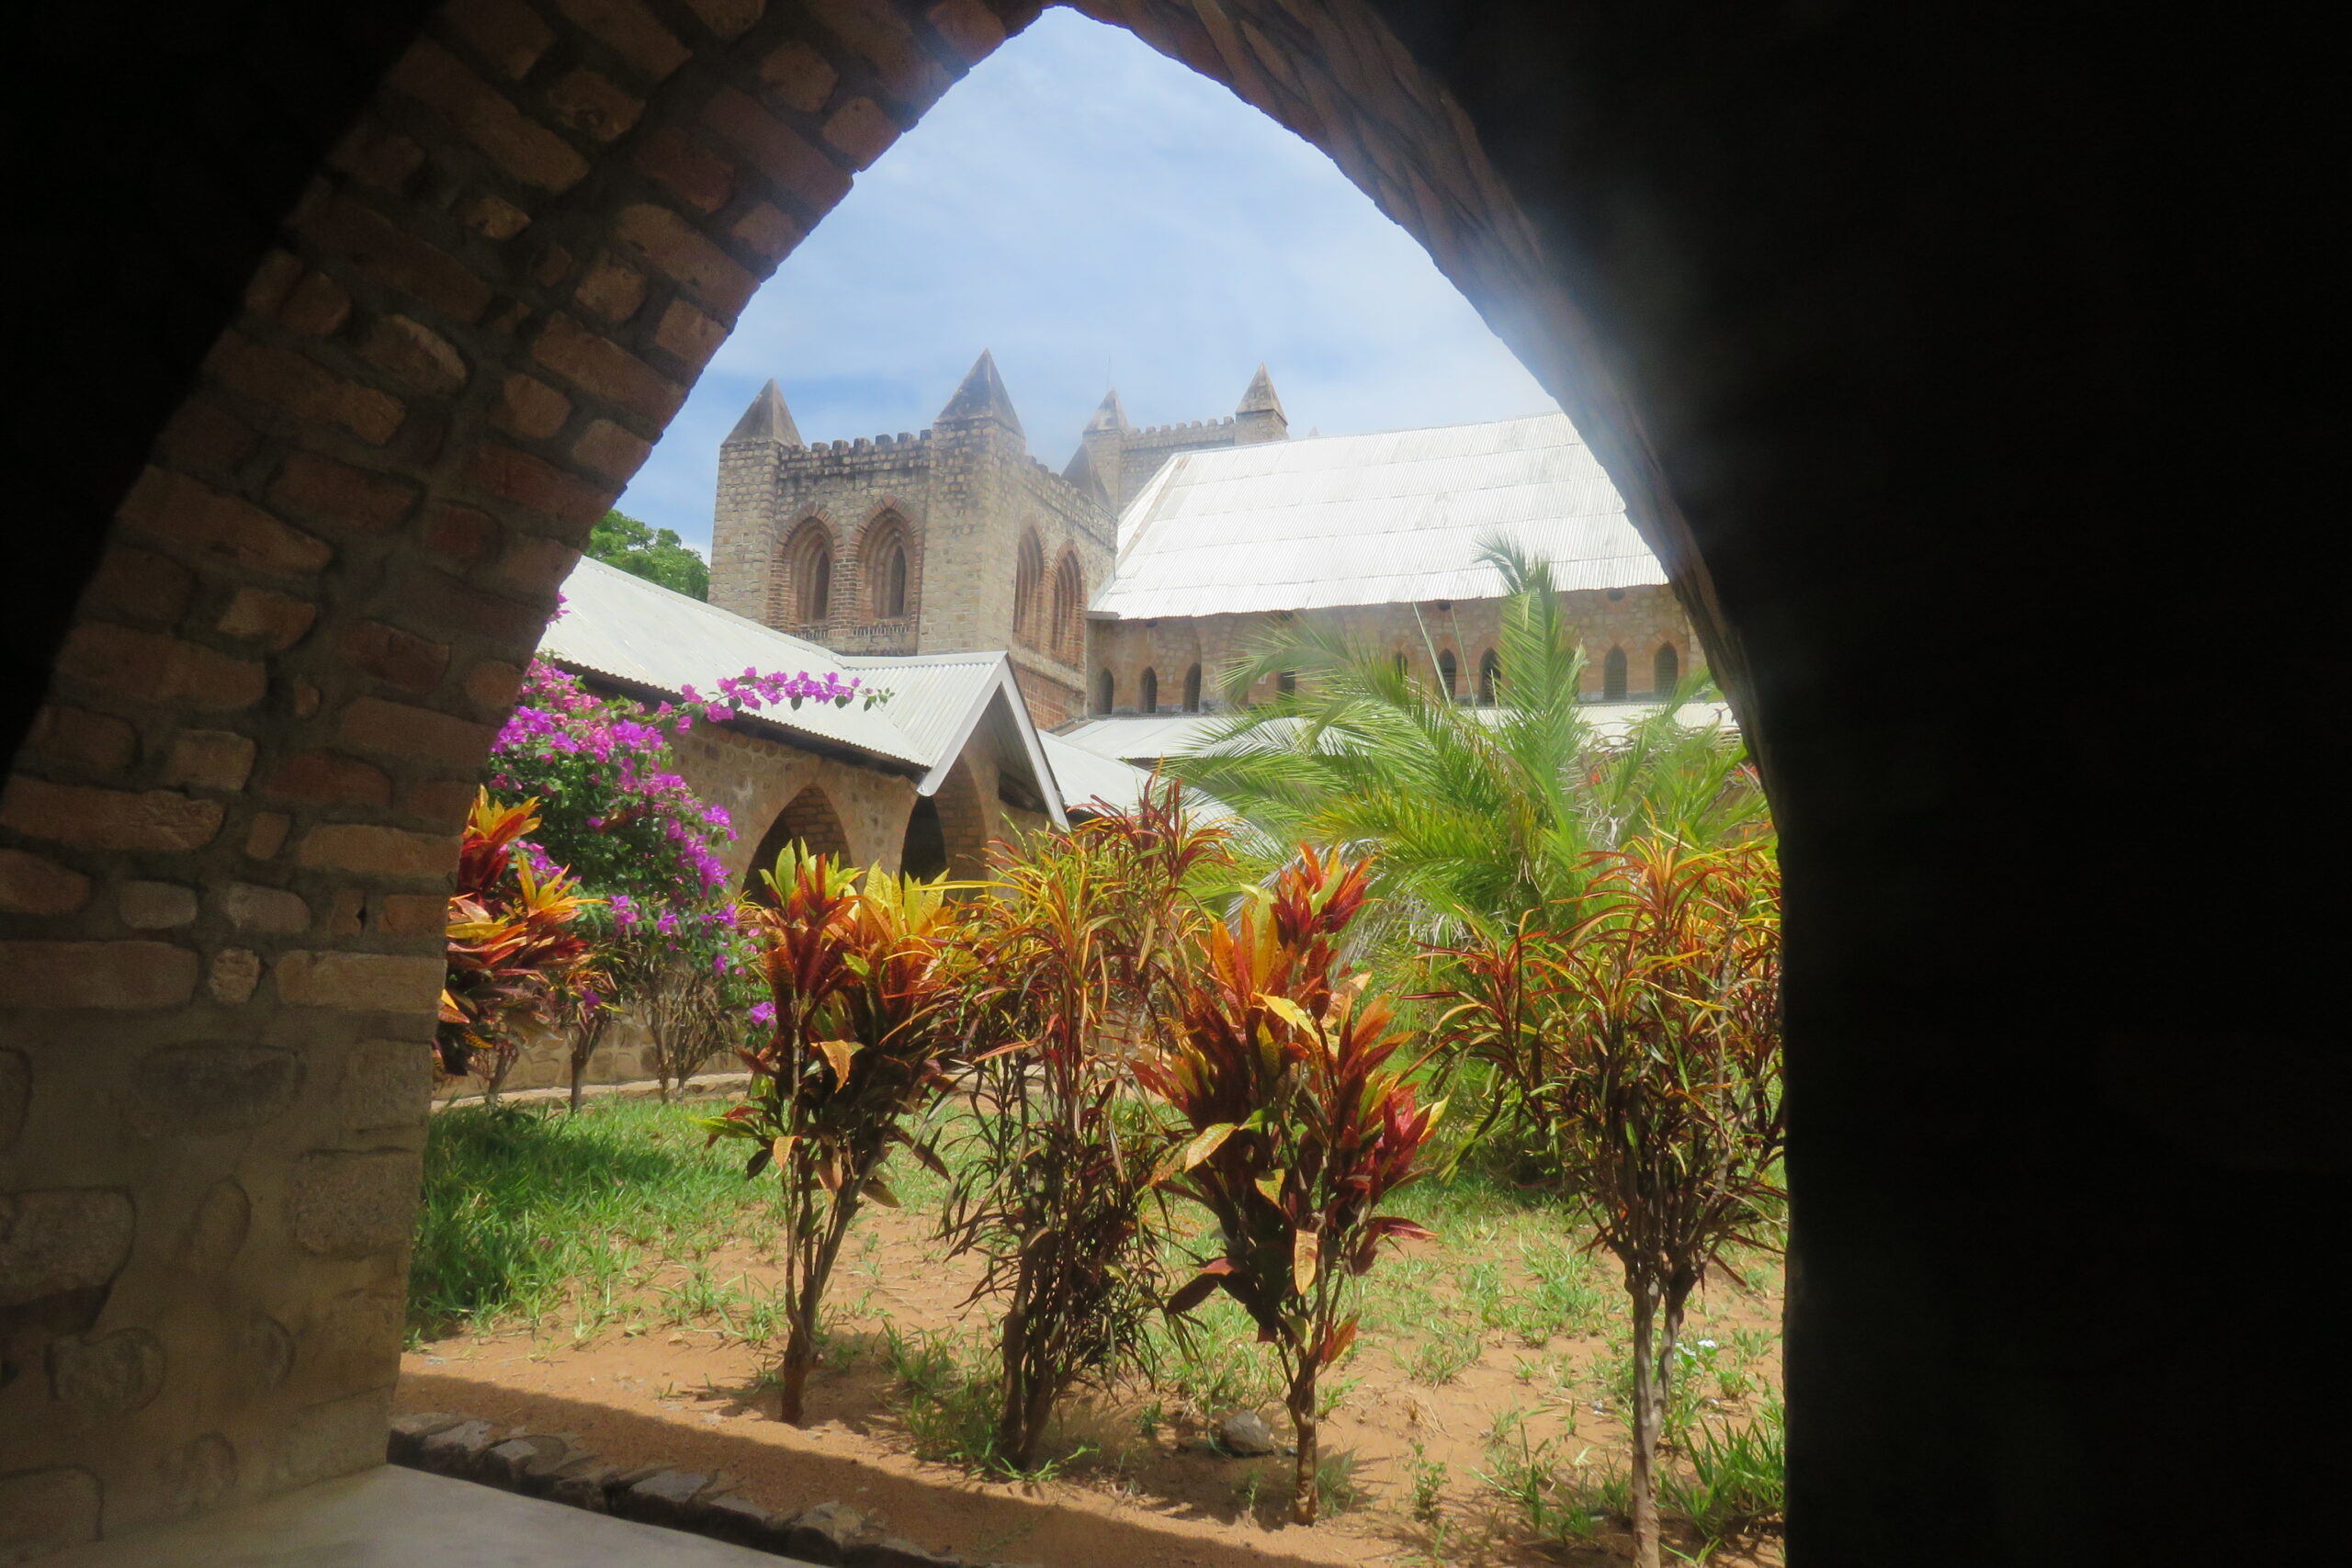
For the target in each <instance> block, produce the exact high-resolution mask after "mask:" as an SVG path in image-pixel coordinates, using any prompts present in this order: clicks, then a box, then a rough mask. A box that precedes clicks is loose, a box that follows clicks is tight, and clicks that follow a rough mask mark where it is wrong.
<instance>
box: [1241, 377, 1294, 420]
mask: <svg viewBox="0 0 2352 1568" xmlns="http://www.w3.org/2000/svg"><path fill="white" fill-rule="evenodd" d="M1233 412H1235V413H1270V414H1272V415H1273V416H1274V417H1275V418H1277V419H1279V420H1281V421H1282V422H1283V423H1284V424H1288V423H1290V416H1289V415H1288V414H1286V413H1284V412H1283V400H1282V399H1280V398H1278V397H1276V396H1274V382H1273V378H1272V377H1271V376H1269V375H1267V374H1266V367H1264V366H1262V365H1261V366H1259V367H1258V373H1257V374H1256V375H1255V376H1252V377H1250V389H1249V390H1248V391H1246V392H1244V393H1242V394H1241V406H1240V407H1239V408H1237V409H1235V410H1234V411H1233Z"/></svg>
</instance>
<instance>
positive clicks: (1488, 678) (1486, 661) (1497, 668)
mask: <svg viewBox="0 0 2352 1568" xmlns="http://www.w3.org/2000/svg"><path fill="white" fill-rule="evenodd" d="M1502 672H1503V661H1502V657H1501V656H1500V655H1499V654H1498V653H1496V652H1495V650H1494V649H1491V648H1490V649H1487V651H1486V653H1485V654H1484V655H1483V656H1482V657H1480V659H1479V660H1478V705H1479V706H1480V707H1489V708H1490V707H1492V706H1494V705H1495V682H1496V681H1497V680H1498V678H1499V677H1500V676H1501V674H1502Z"/></svg>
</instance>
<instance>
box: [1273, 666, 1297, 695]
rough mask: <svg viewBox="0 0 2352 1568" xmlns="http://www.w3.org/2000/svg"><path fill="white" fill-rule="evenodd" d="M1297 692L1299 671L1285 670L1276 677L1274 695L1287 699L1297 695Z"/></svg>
mask: <svg viewBox="0 0 2352 1568" xmlns="http://www.w3.org/2000/svg"><path fill="white" fill-rule="evenodd" d="M1297 690H1298V671H1295V670H1285V671H1283V672H1282V673H1281V674H1279V675H1277V676H1275V677H1274V694H1275V695H1276V696H1281V697H1287V696H1290V695H1293V694H1295V693H1296V692H1297Z"/></svg>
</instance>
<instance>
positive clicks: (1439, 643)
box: [1040, 587, 1706, 722]
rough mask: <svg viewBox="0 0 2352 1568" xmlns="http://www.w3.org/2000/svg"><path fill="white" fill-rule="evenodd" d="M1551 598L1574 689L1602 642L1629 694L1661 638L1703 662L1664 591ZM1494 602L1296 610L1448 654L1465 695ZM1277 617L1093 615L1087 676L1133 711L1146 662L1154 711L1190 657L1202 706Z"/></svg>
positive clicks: (1396, 649)
mask: <svg viewBox="0 0 2352 1568" xmlns="http://www.w3.org/2000/svg"><path fill="white" fill-rule="evenodd" d="M1560 600H1561V611H1562V615H1564V616H1565V618H1566V622H1567V625H1568V627H1569V629H1570V631H1571V632H1572V633H1573V634H1574V635H1575V637H1576V639H1577V645H1578V646H1579V647H1580V648H1582V649H1584V653H1585V668H1584V675H1583V682H1582V685H1581V687H1580V689H1581V690H1582V692H1583V693H1584V694H1585V695H1586V696H1588V697H1592V698H1596V699H1598V698H1600V696H1602V695H1603V690H1602V675H1603V671H1604V667H1605V665H1606V662H1607V659H1608V655H1609V652H1610V650H1611V649H1618V650H1621V651H1623V653H1624V654H1625V656H1626V667H1627V674H1628V679H1627V689H1626V695H1627V696H1629V697H1636V698H1639V697H1648V696H1651V695H1653V694H1654V692H1653V689H1652V688H1653V683H1654V671H1655V670H1656V669H1657V650H1658V649H1660V648H1662V647H1663V648H1672V649H1674V650H1675V661H1676V664H1677V665H1678V667H1679V670H1680V671H1681V672H1682V673H1683V674H1685V675H1688V674H1691V672H1693V671H1704V670H1705V668H1706V656H1705V652H1704V650H1703V649H1702V648H1701V647H1700V645H1699V640H1698V638H1697V637H1695V636H1694V635H1693V634H1692V632H1691V623H1690V621H1689V619H1688V617H1686V616H1685V615H1683V613H1682V606H1681V604H1680V603H1679V601H1678V600H1677V599H1676V598H1675V596H1674V594H1673V592H1672V591H1671V590H1668V589H1666V588H1662V587H1646V588H1623V589H1615V588H1612V589H1605V590H1604V589H1590V590H1579V591H1578V592H1573V593H1563V594H1561V595H1560ZM1501 604H1502V602H1501V601H1500V600H1496V599H1467V600H1457V601H1453V602H1451V603H1448V604H1442V605H1441V604H1419V605H1416V604H1367V605H1359V606H1351V607H1348V608H1345V609H1334V610H1313V611H1306V612H1302V614H1305V615H1313V616H1314V617H1316V619H1317V621H1318V622H1323V623H1327V624H1331V625H1336V626H1339V627H1340V630H1341V632H1342V635H1344V636H1346V637H1348V638H1349V639H1350V640H1351V641H1354V642H1357V643H1359V644H1361V645H1363V646H1365V647H1370V648H1376V649H1385V650H1387V651H1390V652H1392V653H1397V654H1402V655H1404V656H1405V658H1406V659H1407V660H1408V662H1409V664H1410V665H1411V667H1413V668H1415V669H1419V670H1423V671H1430V672H1431V673H1432V674H1433V673H1434V666H1433V664H1432V660H1433V658H1434V657H1436V656H1441V655H1443V654H1446V653H1451V654H1453V657H1454V666H1455V681H1456V684H1455V691H1456V693H1457V694H1459V695H1462V696H1464V697H1470V696H1475V695H1476V694H1477V689H1478V688H1477V678H1478V670H1479V667H1480V664H1481V662H1482V661H1483V660H1485V659H1486V657H1487V655H1488V654H1489V653H1492V652H1494V651H1495V650H1496V647H1497V643H1498V637H1499V626H1500V615H1501ZM1277 624H1278V623H1277V619H1276V615H1274V614H1273V613H1266V614H1253V615H1200V616H1174V615H1170V616H1162V617H1160V618H1159V619H1158V620H1152V621H1106V620H1098V621H1096V622H1094V623H1093V658H1094V678H1095V679H1096V680H1097V681H1099V680H1100V679H1101V678H1102V676H1103V674H1104V673H1106V672H1107V673H1108V674H1109V675H1110V676H1111V678H1112V681H1113V682H1114V685H1113V691H1114V708H1115V711H1117V712H1120V713H1135V712H1139V711H1141V709H1140V706H1139V704H1140V693H1141V692H1142V689H1143V673H1144V671H1146V670H1150V671H1154V672H1155V673H1156V674H1157V675H1158V677H1159V711H1161V712H1163V713H1167V712H1175V711H1179V710H1181V709H1182V706H1183V695H1184V678H1185V672H1186V671H1188V670H1190V669H1191V668H1193V667H1194V666H1198V667H1199V669H1200V671H1201V695H1202V701H1203V703H1204V705H1209V704H1214V703H1217V702H1228V703H1229V702H1230V701H1232V700H1234V698H1233V696H1232V694H1227V693H1226V692H1225V691H1224V690H1223V689H1222V685H1221V682H1220V675H1221V672H1222V671H1224V670H1225V669H1226V668H1227V666H1228V665H1229V664H1231V663H1232V662H1233V661H1234V660H1237V659H1239V658H1241V657H1243V656H1244V655H1245V654H1247V653H1248V652H1250V649H1253V648H1254V647H1255V645H1256V644H1257V642H1258V641H1259V639H1260V638H1261V637H1264V636H1266V635H1267V634H1268V633H1269V632H1270V631H1271V630H1272V629H1273V628H1274V627H1275V626H1276V625H1277ZM1272 692H1273V682H1272V679H1271V678H1270V679H1266V680H1261V681H1260V682H1257V684H1256V685H1255V686H1253V687H1252V688H1251V689H1250V691H1249V692H1248V693H1246V694H1242V695H1241V697H1240V699H1239V700H1243V701H1251V702H1256V701H1263V700H1264V699H1265V698H1267V697H1268V696H1270V695H1272ZM1040 722H1042V721H1040Z"/></svg>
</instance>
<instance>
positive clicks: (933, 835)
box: [899, 795, 947, 876]
mask: <svg viewBox="0 0 2352 1568" xmlns="http://www.w3.org/2000/svg"><path fill="white" fill-rule="evenodd" d="M899 871H900V872H901V873H903V874H906V875H908V876H944V875H945V874H947V829H946V828H945V826H944V824H942V822H941V821H940V819H939V802H938V801H937V800H935V799H933V797H932V796H930V795H917V796H916V797H915V807H914V809H913V810H912V811H910V812H909V813H908V814H907V837H906V842H905V843H904V844H903V845H902V846H900V848H899Z"/></svg>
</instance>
